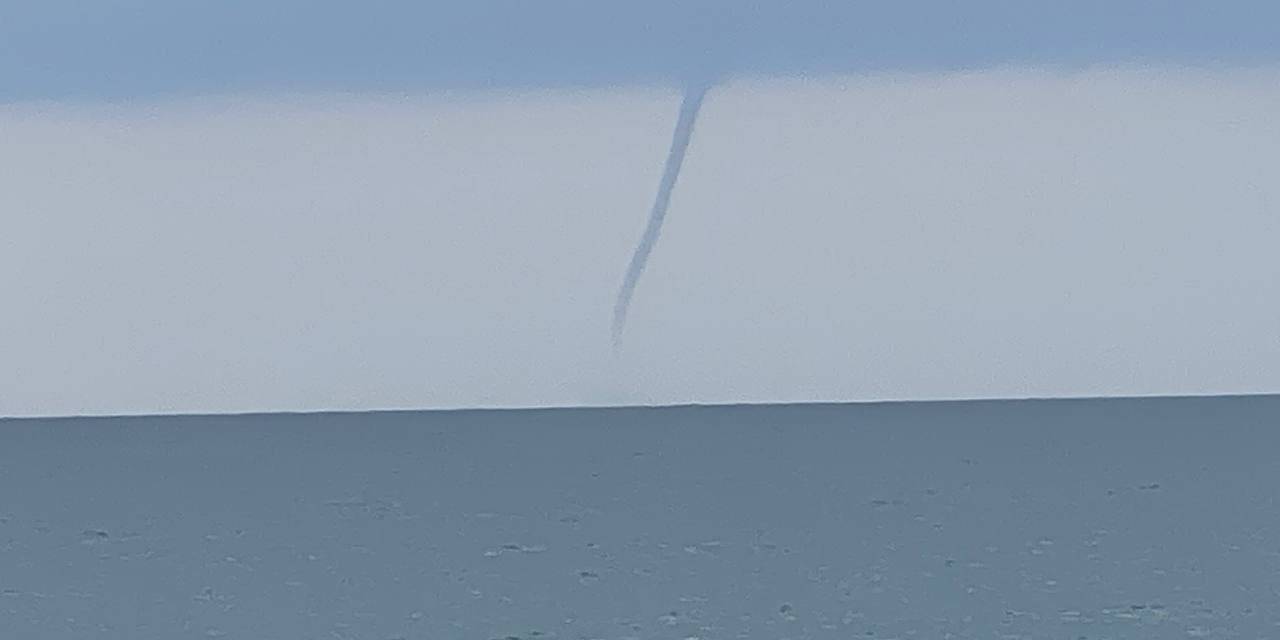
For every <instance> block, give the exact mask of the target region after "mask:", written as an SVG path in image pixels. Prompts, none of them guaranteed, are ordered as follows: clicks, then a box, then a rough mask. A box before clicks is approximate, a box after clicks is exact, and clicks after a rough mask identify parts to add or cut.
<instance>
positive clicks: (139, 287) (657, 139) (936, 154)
mask: <svg viewBox="0 0 1280 640" xmlns="http://www.w3.org/2000/svg"><path fill="white" fill-rule="evenodd" d="M425 6H426V5H422V6H420V5H418V4H413V5H410V4H408V3H395V2H388V3H374V4H373V5H361V7H362V8H361V9H360V13H354V11H355V9H352V8H350V7H349V6H347V5H341V6H339V5H336V4H332V5H330V4H323V3H321V4H318V5H312V4H307V5H304V4H303V3H296V4H294V3H288V2H281V3H272V4H271V5H269V6H267V7H266V8H263V7H262V6H261V5H260V4H250V3H239V2H230V3H216V4H215V3H185V4H184V3H158V2H151V1H134V2H113V3H101V4H95V5H94V6H93V7H91V8H88V9H85V8H81V7H73V5H72V4H70V3H56V2H55V3H45V4H40V5H35V4H34V3H32V4H31V6H18V7H7V8H6V11H7V13H8V16H7V18H6V19H5V20H3V21H0V78H3V79H4V81H3V82H0V87H4V88H3V89H0V130H2V131H4V144H3V145H0V209H2V210H3V211H4V216H3V218H2V222H0V224H3V226H4V229H3V233H0V296H2V297H3V300H4V302H5V305H4V306H5V308H6V310H7V311H6V313H4V314H2V315H0V359H3V360H4V361H5V362H6V363H7V364H8V366H6V367H4V368H0V415H65V414H104V413H107V414H118V413H185V412H202V413H218V412H243V411H280V410H326V409H347V410H357V409H377V408H423V407H449V408H453V407H474V406H547V405H579V404H615V403H622V404H636V403H639V404H655V403H658V404H662V403H683V402H770V401H815V400H820V401H832V400H838V401H847V400H880V399H932V398H956V397H1025V396H1074V395H1149V394H1199V393H1244V392H1274V391H1277V390H1280V339H1278V337H1277V333H1276V331H1275V329H1274V327H1276V326H1280V322H1277V321H1280V295H1277V294H1280V291H1278V290H1277V289H1278V288H1280V284H1278V283H1280V266H1278V261H1276V260H1274V259H1273V258H1272V257H1270V250H1269V247H1270V245H1271V244H1272V240H1273V239H1274V238H1275V237H1277V231H1280V222H1278V220H1280V218H1278V217H1277V216H1276V215H1275V213H1276V211H1275V206H1276V205H1275V203H1276V202H1280V186H1278V185H1280V180H1278V179H1277V178H1280V175H1277V172H1278V171H1280V170H1278V169H1277V167H1280V125H1277V124H1276V123H1275V119H1274V117H1273V116H1272V114H1274V113H1276V112H1280V89H1277V88H1276V87H1280V83H1278V82H1277V80H1280V65H1277V64H1276V62H1277V57H1278V56H1280V43H1278V42H1276V41H1275V40H1274V39H1272V38H1268V37H1266V36H1267V35H1268V30H1267V28H1266V26H1265V25H1267V24H1271V23H1273V22H1274V20H1268V19H1267V17H1268V16H1271V15H1272V14H1275V13H1277V12H1280V10H1277V9H1273V8H1272V5H1271V4H1269V3H1267V4H1264V3H1225V4H1220V5H1215V6H1214V7H1209V6H1208V5H1207V3H1176V2H1175V3H1154V2H1153V3H1122V4H1118V5H1117V4H1116V3H1092V2H1084V3H1075V4H1074V5H1072V6H1071V7H1070V10H1069V11H1068V10H1067V9H1065V8H1058V7H1057V5H1050V4H1047V3H1046V4H1034V5H1033V4H1029V3H1013V2H1009V3H1000V2H978V3H970V4H967V5H965V8H964V10H963V12H962V11H961V10H960V9H959V8H958V5H957V6H952V5H950V4H947V5H943V4H942V3H893V4H892V5H889V4H885V3H876V4H871V3H815V2H810V3H798V4H797V3H786V4H785V5H784V4H783V3H769V2H762V3H752V4H750V5H741V3H727V2H724V3H722V2H710V1H709V2H703V3H694V4H693V5H692V8H691V9H686V3H674V2H657V3H647V4H644V5H638V4H609V3H585V2H584V3H569V2H551V3H539V4H537V5H534V4H532V3H495V2H487V3H486V2H481V3H472V4H468V5H465V6H464V5H461V4H459V5H450V4H447V3H434V4H431V5H429V8H423V7H425ZM535 6H536V9H535V8H533V7H535ZM1274 17H1280V16H1274ZM690 77H699V78H705V77H715V78H718V79H719V83H718V84H717V85H716V87H715V88H714V89H713V91H712V93H711V94H710V95H709V96H708V98H707V102H706V105H705V107H704V111H703V113H702V115H701V116H700V120H699V125H698V130H697V132H696V133H695V137H694V141H693V145H692V147H691V149H690V155H689V158H688V159H687V161H686V166H685V173H684V174H683V175H682V176H681V179H680V184H679V186H678V187H677V190H676V194H675V196H674V199H673V201H672V207H671V211H670V214H669V218H668V221H667V226H666V228H664V231H663V237H662V239H661V242H660V243H659V246H658V248H657V250H656V251H655V253H654V256H653V260H652V262H651V263H650V265H649V269H648V270H647V272H646V274H645V278H644V279H643V281H642V282H641V284H640V287H639V289H638V290H637V294H636V299H635V301H634V303H633V306H632V312H631V319H630V322H629V326H628V333H627V337H626V342H625V345H624V349H623V351H622V352H621V353H620V354H619V355H618V356H617V357H614V356H613V355H612V352H611V347H610V340H609V320H610V314H611V311H612V304H613V296H614V295H615V293H616V291H617V286H618V284H619V282H620V279H621V277H622V273H623V270H624V269H625V267H626V261H627V260H628V258H629V257H630V252H631V249H632V248H633V246H634V243H635V241H636V240H637V238H638V237H639V234H640V230H641V229H642V227H643V225H644V222H645V215H646V214H647V211H648V207H649V204H650V202H651V199H652V196H653V194H652V191H653V189H654V187H655V186H656V184H657V181H658V176H659V173H660V172H661V168H662V167H661V163H662V160H663V157H664V155H665V152H666V146H667V144H668V143H669V141H670V130H671V127H672V126H673V124H674V118H675V113H676V109H677V108H678V104H679V94H678V92H677V91H676V88H675V87H676V86H677V85H678V84H679V83H680V82H682V81H683V80H686V79H688V78H690Z"/></svg>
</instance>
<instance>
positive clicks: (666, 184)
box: [613, 83, 710, 351]
mask: <svg viewBox="0 0 1280 640" xmlns="http://www.w3.org/2000/svg"><path fill="white" fill-rule="evenodd" d="M708 89H710V85H709V84H706V83H696V84H690V85H687V86H686V87H685V90H684V100H683V101H682V102H681V104H680V116H679V118H678V119H677V120H676V129H675V133H674V134H673V135H672V137H671V150H670V151H668V152H667V164H666V167H664V168H663V170H662V180H661V181H659V182H658V194H657V196H656V197H655V198H654V200H653V209H652V210H650V212H649V223H648V224H647V225H645V228H644V235H642V236H641V237H640V244H638V245H636V250H635V253H633V254H632V255H631V264H629V265H628V266H627V275H626V276H625V277H624V278H623V280H622V288H621V289H619V290H618V299H617V301H616V302H615V303H614V305H613V348H614V350H615V351H616V350H617V349H618V347H619V346H620V345H621V343H622V332H623V331H624V330H625V329H626V325H627V311H628V310H629V309H630V307H631V298H632V297H633V296H634V295H635V291H636V284H637V283H639V281H640V275H641V274H642V273H644V268H645V265H646V264H648V262H649V254H651V253H653V247H654V245H655V244H657V242H658V235H659V234H660V233H661V232H662V221H663V220H664V219H665V218H666V217H667V208H668V207H669V206H670V204H671V192H672V191H674V190H675V187H676V180H677V179H678V178H679V177H680V167H681V165H683V164H684V156H685V153H686V152H688V150H689V140H691V139H692V138H693V125H694V123H695V122H696V121H697V119H698V111H700V110H701V109H702V99H703V98H704V97H705V96H706V95H707V90H708Z"/></svg>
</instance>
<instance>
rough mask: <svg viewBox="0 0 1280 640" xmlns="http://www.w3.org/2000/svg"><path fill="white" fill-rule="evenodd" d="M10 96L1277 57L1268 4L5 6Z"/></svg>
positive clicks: (58, 0) (722, 1)
mask: <svg viewBox="0 0 1280 640" xmlns="http://www.w3.org/2000/svg"><path fill="white" fill-rule="evenodd" d="M0 11H2V12H3V13H2V15H3V19H0V78H4V82H3V83H0V100H6V101H14V100H33V99H74V100H86V99H97V100H103V99H108V100H128V99H133V98H138V97H145V96H152V95H157V94H208V93H211V92H212V93H225V92H241V91H263V90H268V91H269V90H280V89H288V90H304V91H370V90H376V91H388V92H400V91H409V92H421V91H429V90H439V89H442V88H460V89H475V88H490V89H494V88H496V89H509V88H512V87H523V88H530V87H532V88H540V87H564V86H602V85H603V86H608V85H617V84H628V85H633V84H663V83H667V82H670V81H671V80H672V79H673V78H682V77H686V76H690V75H693V76H703V75H721V74H730V75H732V74H744V73H745V74H757V75H796V74H802V73H862V72H868V71H930V70H933V71H937V70H957V69H975V68H984V67H990V66H998V65H1009V64H1013V65H1026V64H1033V65H1059V66H1081V65H1088V64H1096V63H1112V62H1116V61H1127V62H1147V63H1151V62H1166V63H1196V64H1209V65H1231V64H1256V63H1260V62H1271V61H1274V60H1275V59H1276V57H1277V55H1278V54H1280V39H1277V38H1276V37H1275V29H1274V26H1273V25H1275V24H1277V23H1280V6H1277V5H1276V4H1275V3H1274V2H1268V1H1266V0H1236V1H1231V0H1224V1H1222V2H1212V3H1210V2H1200V1H1197V0H1163V1H1157V0H1136V1H1127V2H1125V1H1122V2H1116V1H1115V0H1079V1H1076V2H1025V1H1019V0H973V1H971V2H963V3H961V2H944V1H937V0H935V1H921V0H899V1H896V2H867V1H854V2H845V1H839V2H837V1H831V0H795V1H788V2H782V1H779V0H762V1H756V2H741V1H739V0H694V1H689V0H650V1H647V2H612V1H608V2H601V1H598V0H544V1H542V2H525V1H521V0H470V1H468V2H449V1H445V2H414V1H411V0H378V1H374V2H367V3H351V2H332V1H324V0H321V1H314V0H307V1H304V0H271V1H270V2H258V1H254V0H223V1H219V2H209V1H207V0H165V1H160V0H101V1H99V2H92V3H84V2H72V1H70V0H48V1H46V2H15V1H12V0H6V2H3V3H0Z"/></svg>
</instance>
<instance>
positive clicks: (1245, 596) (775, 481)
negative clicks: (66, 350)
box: [0, 396, 1280, 640]
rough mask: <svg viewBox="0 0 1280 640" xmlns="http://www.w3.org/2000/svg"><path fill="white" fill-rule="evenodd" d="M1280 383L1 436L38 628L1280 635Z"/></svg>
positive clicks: (390, 633) (24, 582)
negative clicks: (1017, 397)
mask: <svg viewBox="0 0 1280 640" xmlns="http://www.w3.org/2000/svg"><path fill="white" fill-rule="evenodd" d="M1278 424H1280V396H1277V397H1249V398H1217V399H1191V398H1188V399H1152V400H1072V401H1025V402H967V403H926V404H913V403H908V404H885V405H852V406H834V405H825V406H821V405H812V406H761V407H721V408H673V409H614V410H597V409H583V410H547V411H510V412H438V413H433V412H422V413H384V414H325V415H264V416H237V417H181V418H113V419H59V420H30V421H0V630H3V634H2V635H3V636H5V637H13V638H36V639H38V638H165V639H169V638H219V637H224V638H340V639H341V638H352V639H356V638H367V639H377V640H387V639H390V638H432V639H435V638H484V639H488V638H506V637H514V638H521V639H534V638H572V639H579V638H601V639H604V638H646V639H647V638H674V639H686V638H704V639H715V638H770V639H776V638H851V637H863V638H1000V637H1004V638H1022V637H1025V638H1073V639H1076V638H1179V637H1207V638H1264V637H1277V636H1278V635H1280V587H1278V586H1277V585H1280V580H1277V579H1276V576H1277V575H1280V505H1278V504H1277V489H1276V487H1280V455H1277V451H1280V430H1277V425H1278Z"/></svg>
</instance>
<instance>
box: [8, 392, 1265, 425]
mask: <svg viewBox="0 0 1280 640" xmlns="http://www.w3.org/2000/svg"><path fill="white" fill-rule="evenodd" d="M1267 399H1275V400H1280V391H1260V392H1247V391H1246V392H1232V393H1193V394H1134V395H1115V396H1090V395H1064V396H1016V397H1015V396H1009V397H986V398H983V397H954V398H925V399H918V400H907V399H894V398H886V399H877V400H793V401H779V402H766V401H757V402H751V401H746V402H678V403H653V404H643V403H636V404H598V405H592V404H578V405H513V406H456V407H417V408H415V407H386V408H374V409H315V410H276V411H273V410H247V411H226V412H211V411H204V412H202V411H186V412H183V411H176V412H172V413H163V412H160V413H101V414H96V413H83V414H49V415H29V416H23V415H5V416H0V425H2V424H3V423H12V422H34V421H55V420H60V421H68V420H83V421H90V420H120V419H145V420H153V419H166V418H176V419H189V418H268V417H279V416H288V417H324V416H383V415H397V414H461V413H552V412H578V411H680V410H699V409H735V408H736V409H750V408H765V407H773V408H786V409H802V408H819V407H828V408H834V407H889V406H892V407H897V406H906V405H945V404H951V405H978V404H1031V403H1054V402H1056V403H1081V402H1089V401H1103V402H1138V401H1175V402H1176V401H1187V400H1267Z"/></svg>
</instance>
